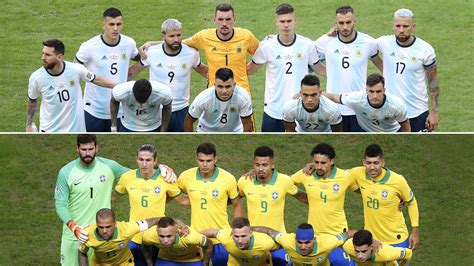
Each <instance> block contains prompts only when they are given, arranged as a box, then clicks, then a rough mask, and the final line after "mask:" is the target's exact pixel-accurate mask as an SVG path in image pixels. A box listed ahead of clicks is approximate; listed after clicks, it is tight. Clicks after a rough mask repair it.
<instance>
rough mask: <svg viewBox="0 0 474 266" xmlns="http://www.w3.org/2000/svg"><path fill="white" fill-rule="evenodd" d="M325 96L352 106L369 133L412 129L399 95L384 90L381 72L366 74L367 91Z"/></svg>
mask: <svg viewBox="0 0 474 266" xmlns="http://www.w3.org/2000/svg"><path fill="white" fill-rule="evenodd" d="M324 95H326V96H327V97H328V98H329V99H331V100H332V101H334V102H335V103H340V104H343V105H346V106H348V107H350V108H352V109H353V110H354V112H355V114H356V117H357V121H358V122H359V123H358V124H359V125H360V127H361V128H362V129H363V130H364V131H366V132H397V131H403V132H410V123H409V121H408V117H407V111H406V108H405V104H404V103H403V102H402V101H401V100H400V99H399V98H398V97H397V96H395V95H392V94H389V93H385V81H384V78H383V76H382V75H380V74H372V75H370V76H368V77H367V88H366V91H356V92H349V93H344V94H341V95H337V94H332V93H325V94H324Z"/></svg>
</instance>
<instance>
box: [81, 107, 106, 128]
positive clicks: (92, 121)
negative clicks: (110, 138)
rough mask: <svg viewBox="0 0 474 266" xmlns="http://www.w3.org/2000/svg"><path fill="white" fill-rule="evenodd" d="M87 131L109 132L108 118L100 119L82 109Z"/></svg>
mask: <svg viewBox="0 0 474 266" xmlns="http://www.w3.org/2000/svg"><path fill="white" fill-rule="evenodd" d="M84 119H85V120H86V130H87V132H110V126H111V122H110V119H100V118H97V117H95V116H93V115H91V114H89V113H88V112H87V111H84Z"/></svg>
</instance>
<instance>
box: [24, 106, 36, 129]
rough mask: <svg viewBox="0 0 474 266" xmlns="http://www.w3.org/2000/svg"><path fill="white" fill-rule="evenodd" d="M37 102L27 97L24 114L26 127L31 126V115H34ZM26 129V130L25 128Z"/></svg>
mask: <svg viewBox="0 0 474 266" xmlns="http://www.w3.org/2000/svg"><path fill="white" fill-rule="evenodd" d="M37 107H38V103H37V101H36V99H31V98H28V103H27V114H26V127H27V128H28V127H31V125H32V124H33V117H34V116H35V113H36V109H37ZM27 131H28V130H27Z"/></svg>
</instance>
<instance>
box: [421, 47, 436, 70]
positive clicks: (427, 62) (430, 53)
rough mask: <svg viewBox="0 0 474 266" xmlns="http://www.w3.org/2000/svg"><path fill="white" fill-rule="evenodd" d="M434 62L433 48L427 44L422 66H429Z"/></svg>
mask: <svg viewBox="0 0 474 266" xmlns="http://www.w3.org/2000/svg"><path fill="white" fill-rule="evenodd" d="M435 64H436V54H435V50H434V49H433V47H431V45H429V47H428V49H427V52H426V55H425V57H424V58H423V66H424V67H425V68H430V67H432V66H434V65H435Z"/></svg>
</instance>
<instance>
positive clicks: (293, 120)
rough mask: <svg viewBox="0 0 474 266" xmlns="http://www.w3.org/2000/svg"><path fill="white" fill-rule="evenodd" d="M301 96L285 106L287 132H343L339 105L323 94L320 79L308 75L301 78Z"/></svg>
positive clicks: (284, 117) (284, 116)
mask: <svg viewBox="0 0 474 266" xmlns="http://www.w3.org/2000/svg"><path fill="white" fill-rule="evenodd" d="M300 95H301V96H300V97H301V98H298V99H291V100H290V101H288V102H286V103H285V105H284V107H283V121H284V123H285V131H286V132H296V131H298V132H331V131H332V132H341V131H342V118H341V113H340V112H339V110H338V109H337V105H336V104H335V103H333V102H332V101H331V100H329V99H328V98H326V97H325V96H322V95H321V89H320V88H319V79H318V77H316V76H315V75H310V74H308V75H306V76H304V78H303V79H302V80H301V89H300Z"/></svg>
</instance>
